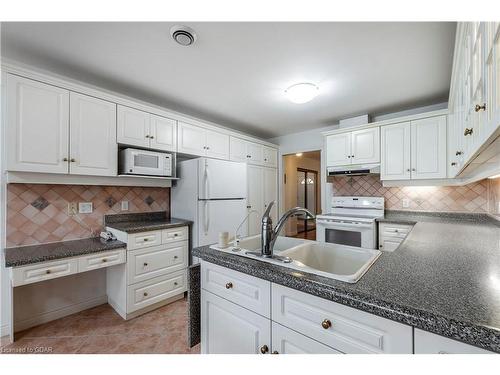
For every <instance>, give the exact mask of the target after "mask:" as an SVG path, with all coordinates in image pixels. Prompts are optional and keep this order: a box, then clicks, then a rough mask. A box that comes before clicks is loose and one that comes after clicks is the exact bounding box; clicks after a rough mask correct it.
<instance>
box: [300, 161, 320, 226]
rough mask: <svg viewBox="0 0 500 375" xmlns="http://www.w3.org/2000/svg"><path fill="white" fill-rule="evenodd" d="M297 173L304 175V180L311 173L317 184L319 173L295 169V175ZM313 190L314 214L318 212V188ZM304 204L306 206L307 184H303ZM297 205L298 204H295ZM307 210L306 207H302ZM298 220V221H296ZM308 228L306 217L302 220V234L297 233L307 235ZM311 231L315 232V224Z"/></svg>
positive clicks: (305, 169)
mask: <svg viewBox="0 0 500 375" xmlns="http://www.w3.org/2000/svg"><path fill="white" fill-rule="evenodd" d="M298 172H304V173H305V174H306V179H307V174H308V173H312V174H314V175H315V176H316V178H315V181H316V184H317V183H318V173H319V171H314V170H312V169H307V168H297V173H298ZM314 188H315V193H316V194H315V195H314V211H315V212H316V211H317V210H318V191H317V190H318V188H317V185H316V186H315V187H314ZM304 202H305V206H307V183H306V184H304ZM297 203H298V202H297ZM304 208H307V207H304ZM297 220H299V219H297ZM307 228H308V226H307V217H305V218H304V230H303V231H302V232H299V231H297V233H304V232H305V233H307V232H308V229H307ZM311 230H316V224H315V225H314V229H311Z"/></svg>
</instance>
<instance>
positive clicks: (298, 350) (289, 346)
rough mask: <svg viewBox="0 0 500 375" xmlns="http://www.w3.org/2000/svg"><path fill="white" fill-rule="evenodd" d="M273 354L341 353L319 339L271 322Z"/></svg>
mask: <svg viewBox="0 0 500 375" xmlns="http://www.w3.org/2000/svg"><path fill="white" fill-rule="evenodd" d="M272 333H273V334H272V337H273V347H272V353H273V354H342V353H341V352H339V351H337V350H335V349H332V348H330V347H329V346H326V345H324V344H322V343H320V342H319V341H316V340H313V339H310V338H309V337H307V336H304V335H302V334H300V333H298V332H295V331H292V330H291V329H289V328H286V327H284V326H282V325H281V324H278V323H275V322H273V323H272Z"/></svg>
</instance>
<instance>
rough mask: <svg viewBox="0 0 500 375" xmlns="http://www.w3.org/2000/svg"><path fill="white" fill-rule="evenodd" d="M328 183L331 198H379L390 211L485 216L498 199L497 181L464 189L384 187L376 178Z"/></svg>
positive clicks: (481, 182) (366, 177)
mask: <svg viewBox="0 0 500 375" xmlns="http://www.w3.org/2000/svg"><path fill="white" fill-rule="evenodd" d="M328 181H329V182H332V183H331V185H332V190H333V195H337V196H346V195H357V196H381V197H384V198H385V208H386V209H389V210H414V211H415V210H417V211H449V212H477V213H488V212H489V210H490V206H491V203H490V201H491V200H494V199H497V200H498V197H499V196H500V194H499V193H498V189H499V188H498V186H499V183H498V179H497V180H488V179H485V180H481V181H478V182H474V183H471V184H468V185H464V186H404V187H383V186H382V183H381V181H380V178H379V176H358V177H349V178H348V177H333V178H329V179H328ZM492 186H496V190H497V193H496V195H495V194H493V193H492V190H493V187H492ZM491 195H493V196H494V197H490V196H491ZM495 197H496V198H495ZM403 199H409V200H410V207H408V208H403V206H402V200H403Z"/></svg>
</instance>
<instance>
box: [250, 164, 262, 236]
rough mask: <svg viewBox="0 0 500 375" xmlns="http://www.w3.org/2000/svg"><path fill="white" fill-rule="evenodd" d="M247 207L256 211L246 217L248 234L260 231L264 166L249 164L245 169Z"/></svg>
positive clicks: (251, 234)
mask: <svg viewBox="0 0 500 375" xmlns="http://www.w3.org/2000/svg"><path fill="white" fill-rule="evenodd" d="M247 173H248V175H247V184H248V185H247V188H248V191H247V208H248V211H249V212H250V211H251V210H255V211H257V213H255V212H253V213H251V214H250V216H249V217H248V235H249V236H253V235H255V234H258V233H260V230H261V218H262V215H263V214H264V168H262V167H259V166H256V165H249V166H248V169H247Z"/></svg>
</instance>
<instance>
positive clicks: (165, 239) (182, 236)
mask: <svg viewBox="0 0 500 375" xmlns="http://www.w3.org/2000/svg"><path fill="white" fill-rule="evenodd" d="M161 237H162V240H161V242H162V243H170V242H177V241H185V240H187V239H188V237H189V231H188V227H180V228H172V229H164V230H162V231H161Z"/></svg>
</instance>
